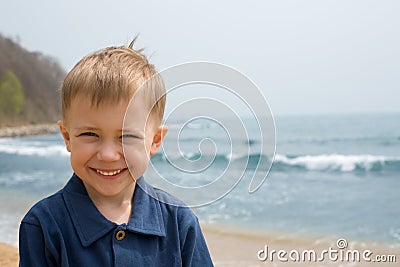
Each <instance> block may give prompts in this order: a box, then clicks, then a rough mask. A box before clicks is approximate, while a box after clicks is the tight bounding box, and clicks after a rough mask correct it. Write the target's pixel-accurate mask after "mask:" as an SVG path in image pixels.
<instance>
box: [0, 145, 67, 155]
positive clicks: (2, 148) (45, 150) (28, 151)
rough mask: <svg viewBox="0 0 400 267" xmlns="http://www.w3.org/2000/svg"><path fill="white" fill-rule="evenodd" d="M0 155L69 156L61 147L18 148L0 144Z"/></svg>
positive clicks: (63, 147)
mask: <svg viewBox="0 0 400 267" xmlns="http://www.w3.org/2000/svg"><path fill="white" fill-rule="evenodd" d="M0 153H6V154H15V155H23V156H41V157H45V156H69V152H68V151H67V150H66V148H65V146H63V145H52V146H43V147H40V146H18V145H11V144H5V143H0Z"/></svg>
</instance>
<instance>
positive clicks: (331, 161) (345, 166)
mask: <svg viewBox="0 0 400 267" xmlns="http://www.w3.org/2000/svg"><path fill="white" fill-rule="evenodd" d="M387 160H398V159H394V158H390V159H389V158H387V157H385V156H375V155H340V154H322V155H305V156H298V157H293V158H290V157H287V156H285V155H279V154H277V155H275V159H274V162H276V163H283V164H286V165H290V166H301V167H304V168H306V169H308V170H339V171H343V172H350V171H354V170H355V169H356V168H357V167H359V168H363V169H365V170H370V169H372V168H373V166H374V164H376V163H379V164H381V165H384V164H385V161H387Z"/></svg>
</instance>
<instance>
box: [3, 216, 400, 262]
mask: <svg viewBox="0 0 400 267" xmlns="http://www.w3.org/2000/svg"><path fill="white" fill-rule="evenodd" d="M202 229H203V234H204V237H205V239H206V242H207V245H208V248H209V250H210V254H211V257H212V259H213V261H214V265H215V266H219V267H224V266H232V267H235V266H253V267H255V266H259V267H262V266H302V267H305V266H315V267H316V266H342V267H346V266H348V267H350V266H351V267H353V266H376V264H377V263H376V262H365V261H363V260H362V259H361V261H360V262H354V261H340V260H337V261H332V260H330V259H329V256H328V255H327V254H326V255H325V257H324V260H323V261H307V260H305V261H293V260H290V259H289V260H288V261H286V262H284V261H279V260H278V258H277V257H278V256H277V253H275V254H274V255H273V260H271V255H270V254H271V251H272V250H275V251H279V250H285V251H286V252H287V253H289V252H290V251H294V250H296V251H298V252H300V253H301V252H303V251H310V250H313V251H315V252H316V253H317V257H320V256H319V255H320V253H321V252H322V251H324V250H328V249H330V248H332V249H336V250H337V251H340V249H338V247H337V238H335V237H331V236H329V237H328V236H321V237H316V236H309V235H299V234H294V233H275V232H258V231H256V230H251V229H238V228H234V227H231V226H225V225H214V224H202ZM347 241H348V244H347V247H346V248H344V249H342V250H343V251H344V252H346V251H354V250H358V251H360V253H362V252H364V251H366V250H370V251H371V252H373V255H372V256H371V258H373V257H374V256H376V255H395V257H396V262H386V263H382V262H381V263H379V266H396V263H398V262H399V261H400V244H387V243H379V242H374V241H359V240H347ZM267 247H268V256H269V257H268V258H267V259H266V260H265V261H261V260H259V259H258V256H257V255H258V254H259V251H260V250H263V251H265V250H266V248H267ZM361 255H362V254H361ZM261 256H263V257H265V253H261ZM286 258H288V255H287V256H286ZM17 265H18V249H17V248H15V247H13V246H11V245H8V244H4V243H0V267H16V266H17Z"/></svg>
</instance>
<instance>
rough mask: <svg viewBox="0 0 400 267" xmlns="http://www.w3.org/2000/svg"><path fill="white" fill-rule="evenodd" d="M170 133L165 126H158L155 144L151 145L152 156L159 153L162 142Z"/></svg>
mask: <svg viewBox="0 0 400 267" xmlns="http://www.w3.org/2000/svg"><path fill="white" fill-rule="evenodd" d="M167 132H168V127H167V126H165V125H162V126H158V128H157V130H156V133H155V134H154V137H153V143H152V144H151V148H150V155H151V156H152V155H155V154H156V153H157V151H158V149H159V148H160V146H161V143H162V140H163V139H164V136H165V135H166V134H167Z"/></svg>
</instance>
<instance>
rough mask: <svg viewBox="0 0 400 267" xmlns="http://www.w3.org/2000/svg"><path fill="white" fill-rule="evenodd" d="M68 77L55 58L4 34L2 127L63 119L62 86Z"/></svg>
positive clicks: (0, 55)
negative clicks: (60, 91)
mask: <svg viewBox="0 0 400 267" xmlns="http://www.w3.org/2000/svg"><path fill="white" fill-rule="evenodd" d="M64 77H65V71H64V70H63V69H62V68H61V66H60V64H59V63H58V62H57V60H55V59H54V58H52V57H49V56H46V55H44V54H42V53H39V52H30V51H27V50H26V49H24V48H22V47H21V46H20V45H19V44H18V43H17V42H15V41H13V40H11V39H9V38H6V37H4V36H2V35H0V127H6V126H18V125H26V124H38V123H49V122H50V123H51V122H55V121H56V120H57V119H59V118H60V112H61V105H60V100H59V93H58V88H59V87H60V84H61V82H62V80H63V79H64Z"/></svg>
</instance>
